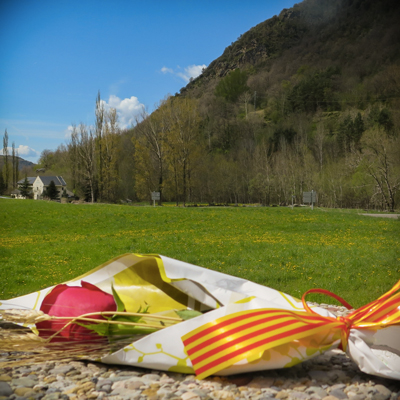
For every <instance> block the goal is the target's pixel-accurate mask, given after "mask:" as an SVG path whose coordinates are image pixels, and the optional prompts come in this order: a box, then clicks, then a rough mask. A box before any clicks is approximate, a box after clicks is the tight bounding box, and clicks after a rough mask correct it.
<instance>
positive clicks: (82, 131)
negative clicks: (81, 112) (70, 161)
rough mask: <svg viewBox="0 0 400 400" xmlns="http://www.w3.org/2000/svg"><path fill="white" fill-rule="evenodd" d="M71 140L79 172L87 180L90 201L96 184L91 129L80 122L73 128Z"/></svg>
mask: <svg viewBox="0 0 400 400" xmlns="http://www.w3.org/2000/svg"><path fill="white" fill-rule="evenodd" d="M71 141H72V143H74V146H76V147H75V150H76V158H77V161H78V163H79V165H80V169H79V173H80V174H81V175H82V177H83V179H84V180H85V182H87V184H88V187H89V190H90V197H91V202H92V203H94V200H95V186H96V175H95V172H96V159H95V155H96V148H95V147H96V143H95V138H94V134H93V131H92V129H90V128H89V129H88V127H87V126H86V125H85V124H83V123H81V124H80V125H79V128H78V129H73V131H72V133H71Z"/></svg>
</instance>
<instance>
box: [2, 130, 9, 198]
mask: <svg viewBox="0 0 400 400" xmlns="http://www.w3.org/2000/svg"><path fill="white" fill-rule="evenodd" d="M3 155H4V185H5V190H7V189H8V180H9V178H10V169H9V166H8V133H7V129H6V130H5V132H4V137H3Z"/></svg>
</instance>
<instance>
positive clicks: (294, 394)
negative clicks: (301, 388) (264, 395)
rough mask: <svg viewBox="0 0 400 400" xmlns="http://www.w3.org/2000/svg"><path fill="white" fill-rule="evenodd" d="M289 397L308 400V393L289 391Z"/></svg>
mask: <svg viewBox="0 0 400 400" xmlns="http://www.w3.org/2000/svg"><path fill="white" fill-rule="evenodd" d="M289 399H293V400H294V399H296V400H306V399H308V395H307V393H305V392H297V391H296V390H293V391H291V392H290V393H289Z"/></svg>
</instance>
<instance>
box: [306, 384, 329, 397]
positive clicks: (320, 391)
mask: <svg viewBox="0 0 400 400" xmlns="http://www.w3.org/2000/svg"><path fill="white" fill-rule="evenodd" d="M305 391H306V393H307V394H309V395H311V394H315V395H317V397H319V398H321V399H323V398H324V397H326V396H328V393H327V392H326V390H324V389H322V388H320V387H319V386H311V387H309V388H307V389H306V390H305Z"/></svg>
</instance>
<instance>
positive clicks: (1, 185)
mask: <svg viewBox="0 0 400 400" xmlns="http://www.w3.org/2000/svg"><path fill="white" fill-rule="evenodd" d="M6 189H7V186H6V183H5V182H4V178H3V170H2V169H0V194H4V193H5V191H6Z"/></svg>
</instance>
